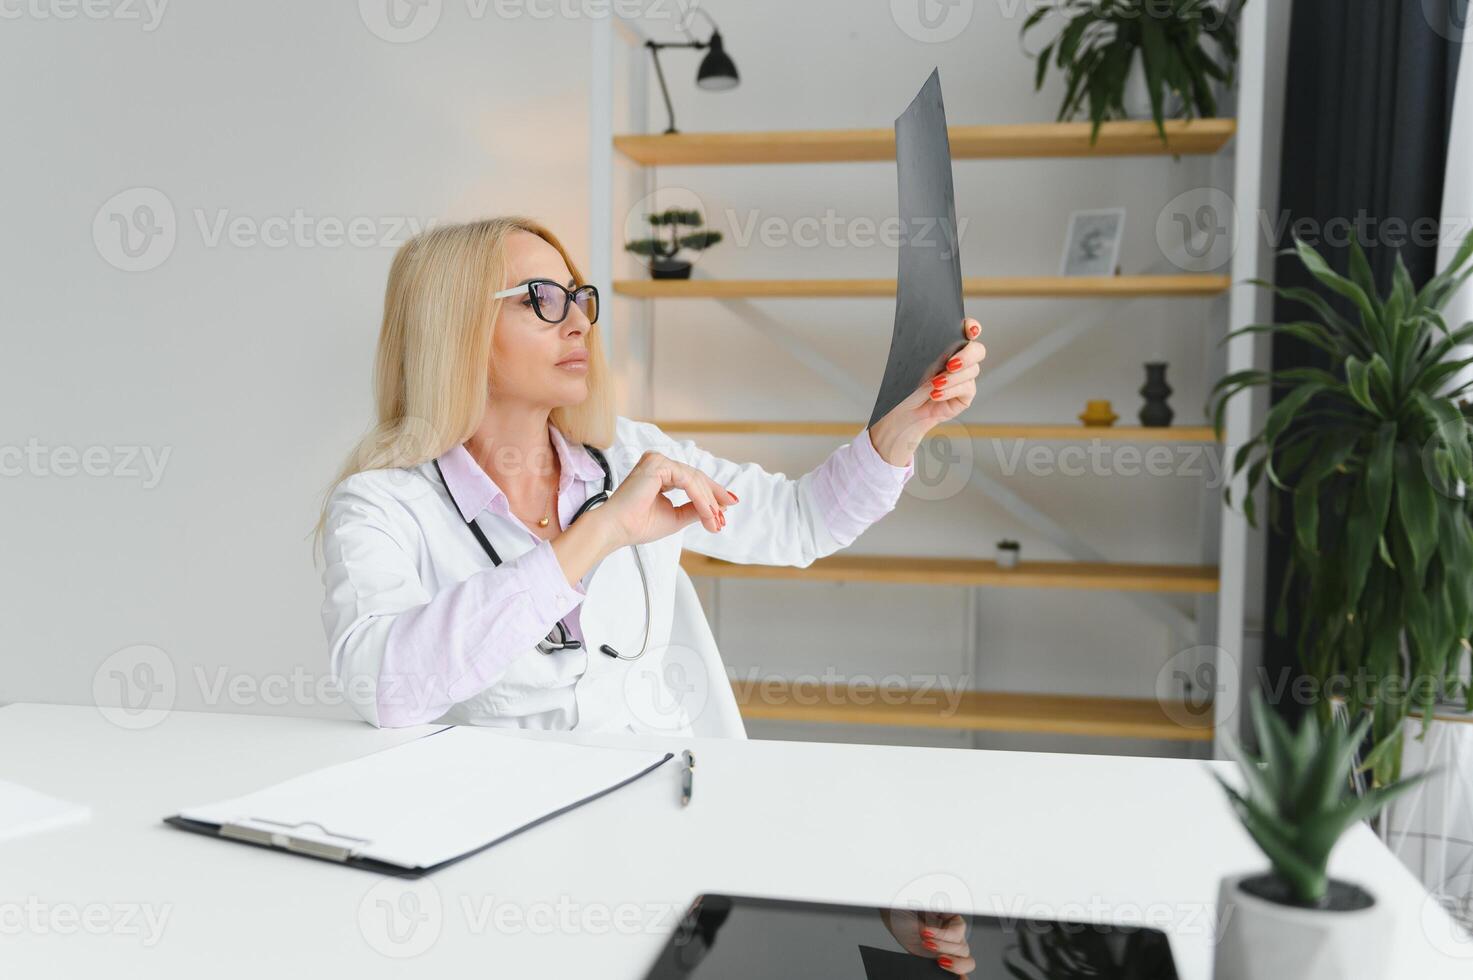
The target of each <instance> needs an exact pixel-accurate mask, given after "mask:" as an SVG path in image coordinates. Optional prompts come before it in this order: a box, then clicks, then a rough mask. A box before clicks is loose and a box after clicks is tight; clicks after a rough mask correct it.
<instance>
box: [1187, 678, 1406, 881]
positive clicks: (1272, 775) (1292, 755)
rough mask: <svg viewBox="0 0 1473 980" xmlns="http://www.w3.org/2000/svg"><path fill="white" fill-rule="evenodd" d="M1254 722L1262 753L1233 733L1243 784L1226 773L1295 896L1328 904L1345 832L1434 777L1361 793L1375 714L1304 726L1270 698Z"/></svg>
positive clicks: (1243, 815)
mask: <svg viewBox="0 0 1473 980" xmlns="http://www.w3.org/2000/svg"><path fill="white" fill-rule="evenodd" d="M1252 714H1253V727H1254V731H1255V733H1256V734H1257V736H1258V747H1259V752H1260V753H1261V755H1259V756H1253V755H1249V754H1247V753H1245V752H1243V750H1242V749H1241V748H1239V747H1238V746H1236V745H1235V744H1233V742H1232V738H1231V737H1230V736H1229V737H1228V738H1227V743H1228V746H1229V749H1230V751H1231V753H1232V754H1233V755H1235V756H1236V757H1237V762H1238V768H1239V771H1240V772H1241V773H1242V774H1243V783H1244V789H1245V790H1246V792H1240V791H1239V790H1237V789H1235V788H1233V787H1232V786H1231V785H1229V784H1228V783H1227V781H1225V780H1224V779H1223V778H1222V777H1221V776H1220V775H1218V774H1217V773H1213V776H1214V777H1215V778H1216V779H1217V781H1218V782H1219V783H1220V784H1221V785H1222V788H1223V790H1224V791H1226V792H1227V795H1228V799H1229V800H1230V801H1231V802H1232V805H1233V809H1234V810H1236V811H1237V813H1238V818H1239V819H1240V820H1242V821H1243V827H1244V828H1245V829H1246V830H1247V831H1248V833H1249V835H1250V836H1252V838H1253V840H1254V841H1255V842H1256V843H1257V844H1258V846H1259V847H1260V848H1261V849H1262V850H1263V853H1264V855H1265V856H1266V857H1267V858H1268V860H1269V865H1270V866H1271V868H1272V872H1271V873H1272V875H1273V877H1274V878H1276V879H1278V881H1279V883H1280V884H1281V885H1282V886H1284V888H1285V889H1286V890H1287V893H1288V894H1289V895H1290V896H1292V898H1293V901H1294V902H1295V904H1298V905H1303V906H1306V907H1310V908H1318V907H1324V905H1325V899H1326V896H1327V894H1328V892H1329V886H1330V877H1329V873H1328V871H1327V870H1326V869H1327V866H1328V864H1329V861H1330V851H1331V850H1333V849H1334V847H1335V843H1336V842H1337V841H1338V840H1339V839H1340V836H1341V835H1342V834H1344V833H1345V831H1347V830H1349V829H1350V827H1351V826H1353V825H1354V824H1356V823H1357V822H1359V821H1361V820H1368V819H1370V818H1371V817H1373V816H1375V815H1376V814H1377V813H1380V812H1381V808H1382V807H1384V806H1385V805H1386V804H1387V803H1390V802H1391V801H1392V800H1393V799H1395V798H1396V797H1398V796H1400V795H1401V794H1402V793H1405V792H1406V791H1407V790H1409V789H1411V788H1412V787H1413V786H1415V785H1417V783H1419V782H1421V781H1422V780H1423V779H1425V778H1426V776H1427V774H1426V773H1422V774H1419V775H1417V776H1413V777H1412V778H1410V779H1403V780H1401V781H1399V782H1396V783H1392V784H1390V785H1388V786H1381V787H1377V788H1375V789H1370V790H1368V791H1367V792H1366V794H1365V795H1364V796H1359V797H1358V796H1356V795H1355V792H1354V789H1353V787H1352V785H1351V782H1350V774H1351V770H1352V768H1353V767H1354V765H1355V753H1356V749H1357V748H1358V747H1359V746H1360V745H1361V743H1363V742H1364V741H1365V737H1366V732H1367V730H1368V729H1369V727H1370V724H1371V718H1370V716H1369V715H1362V716H1361V718H1360V720H1359V721H1358V722H1357V723H1356V724H1355V725H1354V726H1347V725H1345V724H1344V723H1342V722H1341V721H1339V720H1338V719H1337V720H1333V721H1331V722H1330V724H1328V725H1324V726H1321V725H1320V724H1318V723H1317V722H1316V721H1315V719H1313V718H1305V719H1303V720H1302V721H1301V722H1300V724H1299V729H1298V731H1297V732H1290V730H1289V725H1288V723H1287V722H1285V721H1284V719H1282V718H1280V717H1279V716H1278V715H1277V714H1275V713H1274V712H1272V711H1270V710H1269V709H1268V708H1266V707H1265V706H1264V703H1263V699H1262V697H1261V696H1258V697H1256V698H1255V699H1254V701H1253V705H1252Z"/></svg>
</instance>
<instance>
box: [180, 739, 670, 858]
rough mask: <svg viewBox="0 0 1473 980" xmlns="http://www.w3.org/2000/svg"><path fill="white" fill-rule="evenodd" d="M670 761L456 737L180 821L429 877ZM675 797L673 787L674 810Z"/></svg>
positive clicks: (394, 751) (190, 812) (406, 747)
mask: <svg viewBox="0 0 1473 980" xmlns="http://www.w3.org/2000/svg"><path fill="white" fill-rule="evenodd" d="M665 755H666V753H664V752H651V751H643V750H637V749H615V748H602V747H594V746H583V745H569V744H565V743H561V742H545V741H540V740H536V739H530V738H523V737H520V736H515V735H507V734H503V733H499V732H497V731H495V730H494V729H485V728H474V727H468V726H467V727H456V728H450V729H448V730H445V731H442V732H437V733H435V734H431V735H426V736H425V737H423V738H419V739H415V740H414V741H412V742H405V743H404V744H402V745H397V746H395V747H393V748H391V749H384V750H383V751H380V752H375V753H373V754H372V755H368V756H365V757H363V758H361V759H354V760H353V761H351V762H345V763H341V764H339V765H336V766H330V767H328V768H326V769H319V770H316V771H315V772H310V773H307V774H305V775H302V776H297V777H295V778H293V779H289V780H287V781H285V782H282V783H278V784H276V785H275V786H270V787H268V788H266V789H263V790H260V791H258V792H255V793H251V794H249V795H247V796H240V797H236V798H234V799H230V800H225V801H223V802H220V803H212V804H209V805H206V806H197V807H192V808H190V809H187V810H184V811H182V812H181V814H180V816H183V817H185V818H187V819H190V820H201V821H205V822H207V823H214V824H225V823H246V824H247V825H248V826H252V827H257V828H259V827H262V826H265V825H266V823H265V822H269V823H270V824H271V825H278V826H285V827H297V828H301V830H300V831H293V833H294V834H298V835H299V836H306V837H308V838H311V839H314V840H322V841H327V842H340V841H343V840H347V839H356V840H358V841H361V842H363V843H361V844H357V845H354V847H353V853H354V856H356V857H365V858H372V859H374V860H378V861H385V862H388V863H390V864H394V865H397V866H399V867H403V868H411V869H413V868H429V867H433V866H434V865H437V864H439V863H440V862H442V861H447V860H449V859H451V858H454V857H459V856H460V855H463V854H466V853H468V852H470V851H474V850H476V849H477V848H479V847H481V846H483V845H485V844H488V843H490V842H491V841H494V840H497V839H499V838H501V837H504V836H505V835H507V834H509V833H511V832H512V831H514V830H517V829H519V828H521V827H523V826H525V825H527V824H529V823H532V822H534V821H536V820H538V819H540V818H542V817H544V816H546V815H547V814H549V813H553V812H555V811H557V810H560V809H562V808H563V807H566V806H570V805H572V804H574V803H577V802H579V801H580V800H584V799H587V798H588V797H590V796H593V795H595V794H597V793H600V792H602V791H604V790H607V789H609V788H610V787H613V786H616V785H618V784H619V783H622V782H623V781H625V780H627V779H630V778H631V777H633V776H635V775H638V774H639V773H641V772H644V771H645V770H646V769H648V768H650V767H651V766H653V765H655V764H656V763H658V762H659V761H660V760H661V759H662V758H664V757H665ZM650 778H655V777H654V776H653V775H652V776H651V777H650ZM677 792H678V791H677V788H676V787H675V785H674V784H672V785H671V794H672V795H671V801H672V803H674V802H676V801H677V800H678V796H677ZM617 799H618V797H617V794H615V795H614V796H613V797H611V800H610V802H611V803H612V805H615V806H617V805H618V804H617ZM317 828H321V831H318V830H317Z"/></svg>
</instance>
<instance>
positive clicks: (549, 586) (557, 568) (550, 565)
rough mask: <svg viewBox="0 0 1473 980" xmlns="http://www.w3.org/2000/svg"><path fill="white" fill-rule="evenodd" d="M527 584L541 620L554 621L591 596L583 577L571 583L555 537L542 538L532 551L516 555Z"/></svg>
mask: <svg viewBox="0 0 1473 980" xmlns="http://www.w3.org/2000/svg"><path fill="white" fill-rule="evenodd" d="M514 563H515V564H516V565H517V567H518V568H519V569H520V570H521V573H522V578H523V579H524V580H525V582H526V585H527V598H528V601H529V602H530V603H531V606H532V612H533V613H534V614H535V615H536V617H537V621H538V622H546V623H553V622H556V621H557V620H559V619H562V618H563V617H564V616H566V615H567V614H568V613H570V612H572V611H573V607H575V606H577V605H578V604H579V603H580V602H582V601H583V600H584V599H586V598H587V597H588V592H587V591H586V590H585V589H584V588H583V583H582V582H581V581H580V582H579V583H577V584H576V585H569V584H568V576H567V575H566V574H565V573H564V572H563V566H562V565H561V564H559V563H558V560H557V552H555V551H553V550H552V542H551V541H541V542H538V544H537V546H536V547H535V548H533V549H532V550H531V551H529V552H527V553H526V554H524V555H522V556H521V557H519V558H517V559H515V561H514Z"/></svg>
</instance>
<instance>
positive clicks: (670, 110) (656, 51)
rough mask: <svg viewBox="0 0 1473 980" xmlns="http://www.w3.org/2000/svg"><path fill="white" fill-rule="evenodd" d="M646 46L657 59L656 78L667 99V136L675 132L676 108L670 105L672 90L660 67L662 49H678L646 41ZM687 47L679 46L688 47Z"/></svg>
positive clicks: (669, 45) (662, 93) (651, 55)
mask: <svg viewBox="0 0 1473 980" xmlns="http://www.w3.org/2000/svg"><path fill="white" fill-rule="evenodd" d="M644 46H645V47H647V48H649V49H650V57H651V58H653V59H655V77H656V78H658V79H659V80H660V94H661V95H662V96H664V97H665V113H666V114H667V115H668V116H669V117H670V126H669V128H668V129H666V130H665V132H666V133H667V134H669V133H673V132H675V131H676V130H675V107H674V106H673V105H671V104H670V89H669V88H667V87H666V86H665V70H664V69H663V68H661V67H660V49H661V48H669V47H676V45H671V44H659V43H657V42H655V41H646V42H645V43H644ZM686 46H687V45H683V44H682V45H679V47H686Z"/></svg>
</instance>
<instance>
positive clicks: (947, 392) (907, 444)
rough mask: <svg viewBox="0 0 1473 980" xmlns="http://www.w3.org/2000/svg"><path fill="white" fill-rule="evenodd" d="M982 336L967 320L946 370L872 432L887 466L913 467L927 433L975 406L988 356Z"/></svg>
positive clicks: (908, 398)
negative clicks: (983, 366) (913, 461)
mask: <svg viewBox="0 0 1473 980" xmlns="http://www.w3.org/2000/svg"><path fill="white" fill-rule="evenodd" d="M981 333H982V324H980V323H978V322H977V321H976V320H973V319H970V318H968V319H966V320H963V321H962V338H963V343H962V345H961V347H960V348H959V349H958V350H957V352H956V353H955V354H953V355H952V356H951V359H950V360H948V361H947V362H946V364H945V365H943V366H942V369H941V373H940V374H938V375H936V376H935V377H934V378H927V379H926V380H925V381H923V382H921V384H920V386H919V387H918V388H916V390H915V391H914V392H913V393H912V394H911V395H910V396H909V397H907V398H906V399H905V401H903V402H901V403H900V404H899V405H896V406H895V407H894V408H893V409H891V410H890V411H889V412H887V413H886V414H885V417H884V418H882V419H880V420H879V421H878V422H876V423H875V424H874V425H873V426H872V427H871V428H870V442H871V443H872V444H873V445H874V447H875V451H876V452H878V453H879V454H880V456H881V457H883V458H884V460H885V461H886V462H887V463H889V464H890V465H892V466H904V465H906V464H907V463H909V462H910V458H911V456H912V455H913V454H914V453H915V449H916V447H917V446H919V445H920V444H921V440H922V439H924V438H925V436H926V433H928V432H930V431H931V429H932V428H933V427H935V426H936V425H938V424H940V423H942V422H947V421H950V420H951V419H954V418H956V417H957V416H958V415H960V414H961V413H962V411H963V410H965V409H966V407H967V406H968V405H970V404H972V399H973V398H975V397H976V395H977V375H979V374H981V373H982V359H983V358H984V357H986V356H987V348H986V347H983V346H982V344H981V343H980V342H979V341H978V340H977V338H978V337H979V336H980V335H981Z"/></svg>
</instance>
